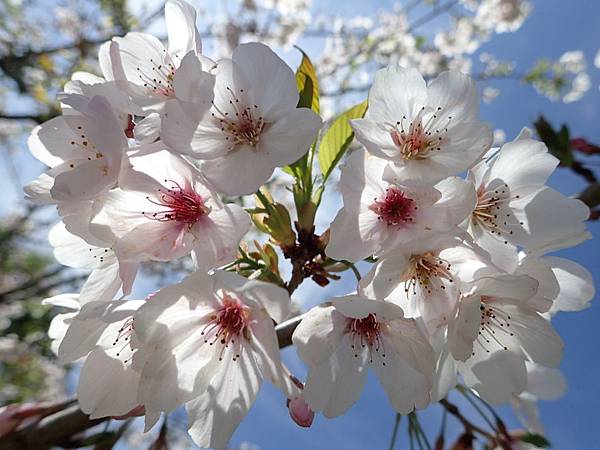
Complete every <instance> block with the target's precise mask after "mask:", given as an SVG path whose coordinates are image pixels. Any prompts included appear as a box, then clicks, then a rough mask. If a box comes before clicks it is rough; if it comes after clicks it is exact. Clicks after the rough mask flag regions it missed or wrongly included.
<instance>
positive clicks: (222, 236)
mask: <svg viewBox="0 0 600 450" xmlns="http://www.w3.org/2000/svg"><path fill="white" fill-rule="evenodd" d="M250 225H251V223H250V216H249V215H248V213H246V211H244V209H243V208H241V207H240V206H238V205H234V204H231V205H226V206H224V207H223V208H221V209H218V210H213V211H211V212H210V213H209V214H208V215H207V216H205V217H202V218H200V220H199V221H198V222H197V223H196V224H195V225H194V227H193V229H192V233H194V234H195V235H196V238H197V242H196V243H195V244H194V252H195V255H196V261H197V264H198V266H199V267H202V268H211V267H215V266H217V267H218V266H222V265H223V264H226V263H228V262H230V261H232V260H233V259H235V256H236V254H237V250H238V246H239V244H240V241H241V239H242V238H243V237H244V235H245V234H246V233H247V232H248V230H249V229H250Z"/></svg>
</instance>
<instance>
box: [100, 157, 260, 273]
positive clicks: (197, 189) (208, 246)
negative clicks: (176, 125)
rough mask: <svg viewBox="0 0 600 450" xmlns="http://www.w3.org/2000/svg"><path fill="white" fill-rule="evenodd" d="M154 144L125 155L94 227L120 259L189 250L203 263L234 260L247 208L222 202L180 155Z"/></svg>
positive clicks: (172, 255) (176, 254)
mask: <svg viewBox="0 0 600 450" xmlns="http://www.w3.org/2000/svg"><path fill="white" fill-rule="evenodd" d="M160 148H164V147H160ZM154 150H156V149H155V148H150V151H147V152H146V151H143V150H142V151H140V152H138V153H136V154H133V155H131V156H130V157H129V158H128V159H127V165H126V167H124V168H123V170H122V172H121V178H120V183H119V184H120V188H119V189H114V190H112V191H111V192H109V193H108V194H107V195H106V196H105V198H104V204H103V206H102V209H101V210H100V211H99V212H98V213H97V214H96V216H95V217H94V218H93V219H92V225H91V228H92V233H95V234H96V236H97V237H99V238H101V239H103V240H104V241H107V242H111V243H112V248H113V249H114V251H115V253H116V255H117V257H118V258H119V260H122V261H142V260H148V259H150V260H157V261H170V260H173V259H176V258H180V257H182V256H185V255H187V254H189V253H190V252H193V256H194V258H195V260H196V262H197V264H198V265H199V266H200V267H204V268H211V267H215V266H219V265H223V264H225V263H228V262H230V261H231V260H233V259H234V257H235V255H236V253H237V248H238V245H239V242H240V240H241V239H242V237H243V236H244V234H246V232H247V231H248V229H249V228H250V217H249V216H248V214H247V213H246V212H245V211H244V210H243V209H242V208H241V207H239V206H237V205H234V204H229V205H224V204H223V203H222V202H221V201H220V199H219V197H218V196H217V195H216V194H215V193H214V192H213V191H212V190H211V188H210V186H209V185H208V184H207V183H206V181H205V179H204V178H203V177H202V176H201V174H200V172H198V170H197V169H196V168H195V167H193V166H192V165H191V164H189V163H188V162H186V161H185V160H184V159H183V158H181V157H179V156H177V155H174V154H172V153H170V152H169V151H167V150H160V151H154Z"/></svg>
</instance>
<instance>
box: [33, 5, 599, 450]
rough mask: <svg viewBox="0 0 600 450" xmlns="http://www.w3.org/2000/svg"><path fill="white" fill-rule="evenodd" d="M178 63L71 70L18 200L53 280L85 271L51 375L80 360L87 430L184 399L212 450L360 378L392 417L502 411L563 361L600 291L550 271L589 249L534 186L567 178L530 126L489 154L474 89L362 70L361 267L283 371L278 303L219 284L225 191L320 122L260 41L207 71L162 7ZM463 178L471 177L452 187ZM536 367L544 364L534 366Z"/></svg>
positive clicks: (393, 70) (302, 327) (240, 213)
mask: <svg viewBox="0 0 600 450" xmlns="http://www.w3.org/2000/svg"><path fill="white" fill-rule="evenodd" d="M165 15H166V23H167V29H168V38H169V39H168V46H167V47H164V46H163V44H162V43H161V42H160V41H159V40H157V39H156V38H154V37H153V36H150V35H147V34H143V33H129V34H127V35H126V36H124V37H121V38H114V39H113V40H112V41H110V42H107V43H106V44H104V45H103V46H102V47H101V49H100V67H101V70H102V74H103V77H102V78H100V77H97V76H94V75H91V74H89V73H76V74H74V75H73V78H72V80H71V81H70V82H69V83H67V85H66V86H65V89H64V92H63V93H61V94H60V100H61V102H62V107H63V114H62V115H61V116H59V117H56V118H54V119H52V120H50V121H48V122H46V123H44V124H42V125H40V126H38V127H37V128H36V129H35V130H34V131H33V133H32V135H31V137H30V139H29V147H30V150H31V152H32V153H33V155H34V156H35V157H36V158H38V159H39V160H40V161H42V162H43V163H45V164H47V165H48V166H49V167H50V168H49V169H48V170H47V171H46V172H45V173H44V174H42V175H41V176H40V177H39V178H38V179H37V180H35V181H33V182H32V183H30V184H29V185H28V186H27V187H26V192H27V194H28V196H29V197H30V199H31V200H32V201H34V202H38V203H50V204H55V205H56V207H57V210H58V212H59V214H60V216H61V219H62V220H61V222H60V223H59V224H58V225H56V226H55V227H54V228H53V230H52V231H51V233H50V237H49V238H50V243H51V244H52V246H53V247H54V252H55V255H56V258H57V259H58V261H60V262H61V263H63V264H65V265H68V266H71V267H75V268H83V269H88V270H91V274H90V276H89V278H88V280H87V281H86V282H85V284H84V285H83V287H82V289H81V292H80V293H79V294H62V295H58V296H56V297H52V298H50V299H47V300H46V303H48V304H52V305H56V306H60V307H63V308H65V309H66V310H67V312H65V313H63V314H60V315H59V316H57V317H56V318H55V319H54V321H53V322H52V326H51V328H50V330H49V334H50V336H51V338H52V339H53V340H54V349H55V351H56V352H57V354H58V356H59V358H60V360H61V361H63V362H65V363H66V362H75V361H80V362H82V368H81V373H80V377H79V385H78V388H77V395H78V399H79V403H80V405H81V408H82V409H83V411H85V412H86V413H89V414H90V415H91V417H92V418H96V417H105V416H124V415H128V414H144V415H145V420H146V429H150V428H151V427H152V426H153V425H154V424H155V423H156V422H157V421H158V420H159V418H160V416H161V414H163V413H169V412H171V411H173V410H175V409H177V408H179V407H181V406H183V405H185V407H186V409H187V412H188V415H189V420H190V428H189V433H190V435H191V436H192V438H193V439H194V441H195V442H196V443H197V444H198V445H200V446H201V447H214V448H217V449H221V448H224V447H225V446H226V445H227V442H228V440H229V438H230V436H231V435H232V433H233V431H234V430H235V429H236V427H237V425H238V424H239V423H240V422H241V420H242V419H243V418H244V416H245V414H246V413H247V411H248V409H249V408H250V406H251V405H252V403H253V402H254V400H255V398H256V395H257V393H258V390H259V388H260V386H261V384H262V382H263V380H264V379H267V380H269V381H271V382H272V383H274V384H275V385H276V386H278V387H279V388H280V389H281V390H282V391H283V393H284V395H285V396H286V397H287V398H288V399H290V400H291V401H296V400H298V399H299V398H301V399H303V401H304V402H306V404H308V406H309V407H310V409H312V410H313V411H322V412H323V414H324V415H325V416H327V417H334V416H338V415H340V414H342V413H344V412H345V411H346V410H347V409H348V408H350V407H351V406H352V405H353V404H354V403H355V402H356V400H357V399H358V397H359V395H360V393H361V390H362V387H363V385H364V383H365V380H366V374H367V369H368V367H372V368H373V370H374V371H375V372H376V374H377V376H378V378H379V380H380V382H381V383H382V385H383V387H384V388H385V390H386V392H387V394H388V396H389V399H390V402H391V404H392V406H393V408H394V409H395V410H396V411H398V412H400V413H403V414H407V413H409V412H411V411H412V410H413V409H414V408H424V407H426V406H427V405H428V404H429V403H431V402H435V401H437V400H439V399H441V398H443V397H444V396H445V395H446V394H447V393H448V391H449V390H450V389H452V388H453V387H454V386H456V384H457V382H458V381H457V380H458V379H459V377H460V378H461V379H462V382H463V383H464V384H465V385H466V386H468V387H470V388H472V389H473V390H475V391H476V392H477V393H478V394H479V395H480V396H481V397H482V398H484V399H485V400H487V401H489V402H492V403H502V402H509V401H511V399H513V398H516V396H517V395H519V394H522V393H523V392H524V391H526V389H527V388H528V386H530V384H531V383H530V381H531V380H530V379H528V373H539V370H538V371H537V372H536V371H535V370H533V369H531V368H530V367H534V366H533V365H536V366H543V367H549V368H552V367H556V366H557V365H558V364H559V362H560V359H561V356H562V347H563V345H562V341H561V339H560V337H559V336H558V335H557V334H556V333H555V331H554V330H553V328H552V326H551V323H550V319H551V317H552V316H553V315H554V314H555V313H557V312H558V311H573V310H579V309H583V308H584V307H586V306H587V302H588V301H589V300H590V299H591V298H592V296H593V286H592V282H591V277H590V274H589V273H588V272H587V271H586V270H585V269H583V268H582V267H580V266H578V265H577V264H575V263H573V262H570V261H567V260H564V259H561V258H557V257H553V256H544V255H545V254H546V253H548V252H551V251H554V250H557V249H560V248H564V247H568V246H572V245H576V244H578V243H580V242H581V241H583V240H585V239H587V238H588V237H589V234H588V232H587V231H586V230H585V225H584V223H583V222H584V220H585V219H586V218H587V216H588V209H587V207H586V206H585V205H583V204H582V203H581V202H580V201H579V200H575V199H572V198H568V197H565V196H563V195H562V194H560V193H558V192H556V191H555V190H553V189H551V188H549V187H548V186H546V185H545V183H546V181H547V179H548V177H549V176H550V174H551V173H552V171H553V170H554V169H555V167H556V166H557V164H558V161H557V159H556V158H554V157H553V156H551V155H550V154H549V153H548V151H547V149H546V148H545V146H544V145H543V144H542V143H540V142H537V141H535V140H532V139H531V138H530V136H529V134H528V132H527V131H524V132H523V133H522V134H521V136H519V138H517V139H516V140H515V141H513V142H510V143H507V144H505V145H504V146H502V147H501V148H500V149H492V148H491V145H492V134H491V131H490V129H489V128H488V126H487V125H485V124H483V123H482V122H481V121H480V119H479V117H478V104H479V96H478V94H477V89H476V86H475V84H474V82H473V81H472V80H471V79H470V78H468V77H467V76H465V75H463V74H461V73H458V72H444V73H442V74H441V75H440V76H439V77H438V78H436V79H435V80H433V81H432V82H431V83H429V84H426V82H425V81H424V79H423V77H422V76H421V75H420V74H419V72H418V71H417V70H415V69H404V68H401V67H398V66H391V67H389V68H387V69H384V70H380V71H379V72H377V74H376V76H375V80H374V83H373V86H372V88H371V90H370V94H369V98H368V110H367V112H366V115H365V116H364V118H361V119H356V120H352V121H351V126H352V129H353V130H354V133H355V136H356V139H357V140H358V142H359V143H360V144H362V146H364V149H360V150H356V151H353V152H352V153H351V154H350V155H349V157H348V158H347V160H346V162H345V164H344V166H343V168H342V175H341V181H340V188H341V192H342V196H343V207H342V209H341V210H340V211H339V213H338V215H337V217H336V218H335V220H334V221H333V223H332V224H331V228H330V232H329V241H328V243H327V246H326V248H325V253H326V255H327V257H328V258H330V259H331V260H339V261H345V262H357V261H361V260H364V259H368V260H369V261H371V262H373V261H374V265H373V266H372V268H371V270H370V271H369V272H368V274H367V275H366V276H364V277H363V278H362V280H361V281H360V283H359V284H358V285H357V286H356V290H355V292H354V293H353V294H352V295H348V296H345V297H340V298H336V299H332V300H331V301H329V302H327V303H324V304H322V305H319V306H317V307H315V308H313V309H311V310H310V311H309V312H308V313H306V314H305V315H304V316H303V320H302V321H301V323H300V324H299V325H298V327H297V328H296V330H295V332H294V334H293V337H292V341H293V344H294V345H295V346H296V348H297V351H298V354H299V356H300V358H301V359H302V360H303V361H304V362H305V363H306V364H307V366H308V368H309V371H308V377H307V380H306V384H305V385H303V384H302V383H301V382H300V381H298V380H297V379H296V378H295V377H294V376H293V375H291V374H290V372H289V371H288V369H287V368H286V367H285V366H284V365H283V364H282V362H281V360H280V354H279V345H278V340H277V335H276V331H275V324H277V323H281V322H282V321H284V320H285V319H287V318H288V317H289V316H290V313H291V300H290V296H289V294H288V291H286V289H284V288H282V287H280V286H277V285H275V284H272V283H267V282H264V281H259V280H255V279H252V277H250V278H245V277H243V276H241V275H239V274H237V273H235V272H233V271H232V270H231V269H232V267H233V268H235V266H231V264H230V263H231V262H233V261H235V260H236V258H237V252H238V247H239V246H240V244H241V242H242V239H243V237H244V235H245V234H246V233H247V232H248V231H249V229H250V227H251V219H250V215H249V213H248V212H247V211H246V210H244V209H243V208H242V207H240V206H238V205H236V204H234V203H225V202H224V201H223V199H222V196H223V195H225V196H227V197H229V198H231V197H232V196H244V195H247V194H251V193H253V192H255V191H257V190H258V189H259V188H260V186H261V185H263V184H265V183H266V182H267V181H268V180H269V178H270V177H271V175H272V174H273V171H274V169H275V168H277V167H284V166H287V165H290V164H292V163H294V162H295V161H297V160H298V159H299V158H301V157H302V156H303V155H304V154H306V152H307V151H308V149H309V147H311V144H313V142H315V140H317V139H318V136H319V132H320V128H321V126H322V120H321V118H320V117H319V116H318V115H317V114H316V113H315V112H313V111H312V110H311V109H308V108H303V107H297V105H298V101H299V94H298V91H297V84H296V79H295V76H294V73H293V71H292V70H291V69H290V68H289V67H288V66H287V65H286V64H285V63H284V62H283V61H282V60H281V59H280V58H279V57H278V56H276V54H275V53H274V52H273V51H271V50H270V49H269V48H268V47H267V46H265V45H262V44H258V43H249V44H241V45H239V46H238V47H237V48H236V49H235V50H234V51H233V53H232V56H231V58H226V59H221V60H218V61H212V60H210V59H209V58H207V57H206V56H205V55H203V54H202V48H201V43H200V39H199V34H198V31H197V29H196V26H195V21H196V13H195V11H194V9H193V8H191V7H190V6H189V5H188V4H186V3H185V2H183V1H181V0H169V1H167V3H166V7H165ZM464 173H466V177H465V178H461V177H459V175H461V174H464ZM182 257H191V259H192V261H193V263H194V265H195V268H196V271H195V272H194V273H192V274H190V275H189V276H188V277H186V278H185V279H184V280H182V281H181V282H179V283H177V284H173V285H170V286H167V287H164V288H163V289H160V290H159V291H157V292H156V293H154V294H153V295H151V296H149V297H148V298H146V299H144V300H139V299H128V297H129V296H130V294H131V292H132V286H133V283H134V280H135V278H136V273H137V269H138V266H139V265H140V264H141V263H143V262H147V261H163V262H168V261H173V260H176V259H179V258H182ZM540 370H541V369H540Z"/></svg>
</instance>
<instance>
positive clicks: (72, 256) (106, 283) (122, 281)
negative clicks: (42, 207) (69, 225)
mask: <svg viewBox="0 0 600 450" xmlns="http://www.w3.org/2000/svg"><path fill="white" fill-rule="evenodd" d="M48 241H49V242H50V245H52V247H54V257H55V258H56V260H57V261H58V262H60V263H61V264H63V265H65V266H69V267H73V268H77V269H88V270H91V271H92V272H91V273H90V276H89V277H88V279H87V280H86V281H85V283H84V284H83V286H82V287H81V291H80V294H79V303H80V304H82V305H83V304H85V303H88V302H91V301H110V300H112V299H113V298H114V297H115V295H116V293H117V292H118V291H119V289H121V288H122V290H123V294H125V295H127V294H129V293H130V292H131V287H132V285H133V280H134V278H135V275H136V272H137V264H135V263H122V264H119V261H118V260H117V257H116V255H115V252H114V251H113V250H112V249H111V248H109V247H98V246H93V245H90V244H88V243H87V242H86V241H84V240H83V239H81V238H79V237H77V236H75V235H73V234H71V233H69V232H68V231H67V230H66V228H65V225H64V224H63V223H62V222H59V223H58V224H56V225H55V226H54V227H53V228H52V229H51V230H50V233H49V235H48Z"/></svg>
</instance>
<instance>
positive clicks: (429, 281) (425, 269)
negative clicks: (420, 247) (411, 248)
mask: <svg viewBox="0 0 600 450" xmlns="http://www.w3.org/2000/svg"><path fill="white" fill-rule="evenodd" d="M451 267H452V266H451V264H450V263H449V262H448V261H446V260H444V259H442V258H440V257H439V256H437V255H434V254H433V253H432V252H426V253H423V254H420V255H413V256H412V257H411V258H410V261H409V269H408V271H407V272H406V276H405V277H403V278H404V281H405V284H404V291H405V292H406V295H407V296H408V294H409V292H410V291H411V290H412V293H413V295H416V294H417V286H418V287H419V288H420V289H421V290H423V291H425V292H426V293H427V294H428V295H431V294H432V293H433V292H434V291H439V290H445V289H446V286H445V285H444V280H447V281H448V282H450V283H453V282H454V279H453V277H452V274H451V273H450V269H451Z"/></svg>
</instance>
